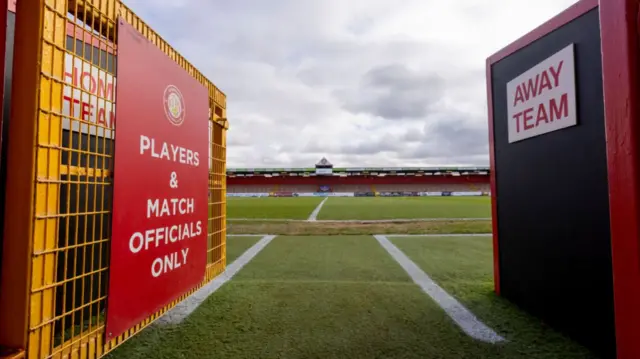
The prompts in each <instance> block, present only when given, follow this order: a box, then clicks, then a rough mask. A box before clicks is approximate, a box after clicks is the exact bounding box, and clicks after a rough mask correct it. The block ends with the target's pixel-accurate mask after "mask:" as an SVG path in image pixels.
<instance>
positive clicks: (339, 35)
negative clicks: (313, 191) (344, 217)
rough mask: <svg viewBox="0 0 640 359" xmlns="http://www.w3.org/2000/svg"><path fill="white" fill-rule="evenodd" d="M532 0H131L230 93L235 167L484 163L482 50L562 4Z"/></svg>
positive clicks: (230, 147)
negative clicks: (323, 159) (525, 2)
mask: <svg viewBox="0 0 640 359" xmlns="http://www.w3.org/2000/svg"><path fill="white" fill-rule="evenodd" d="M528 1H529V4H532V5H535V6H529V5H523V4H521V3H520V2H518V4H515V3H514V4H511V2H508V1H507V0H501V1H499V0H496V2H491V4H489V3H487V2H483V1H481V0H469V1H466V2H464V4H463V3H459V2H442V1H441V2H436V1H435V0H429V1H424V0H422V1H419V0H406V1H402V2H396V1H391V0H350V1H347V2H345V1H339V0H273V1H269V2H265V1H259V0H237V1H231V2H230V1H223V0H176V1H170V0H158V1H157V2H156V1H153V2H149V1H146V0H145V1H143V0H129V1H127V5H129V6H131V7H132V8H133V10H134V11H135V12H136V13H138V14H139V15H141V17H142V18H143V19H144V20H145V22H147V23H148V24H150V25H151V26H152V27H153V28H154V29H156V30H157V31H158V33H159V34H160V35H161V36H162V37H163V38H165V39H166V40H168V41H169V42H170V43H171V45H172V46H174V48H176V49H177V50H178V51H180V52H181V53H182V54H183V55H185V57H186V58H187V59H189V61H191V62H192V63H194V65H196V66H197V67H198V68H199V69H200V70H201V71H202V72H203V73H204V74H205V75H206V76H207V77H208V78H210V79H211V80H212V81H213V82H214V83H215V84H216V85H217V86H219V87H220V88H221V89H222V90H223V91H225V93H226V94H227V95H228V99H227V100H228V102H227V104H228V108H227V110H228V113H227V114H228V118H229V122H230V130H229V133H228V151H227V155H228V161H229V162H228V165H229V166H230V167H234V166H237V167H270V166H274V167H295V166H312V165H313V164H314V163H315V162H316V161H317V160H318V159H320V158H321V157H322V156H327V158H328V159H329V160H331V161H332V162H333V163H334V164H335V165H336V166H357V167H360V166H408V165H438V164H440V165H444V164H478V165H484V164H486V163H487V161H488V160H487V157H488V156H487V152H488V149H487V133H486V120H485V119H484V116H486V108H485V102H486V95H485V87H484V86H485V85H484V83H485V78H484V59H485V58H486V56H487V55H489V54H490V53H491V51H493V50H494V48H499V47H501V46H503V45H505V44H506V43H507V41H508V40H509V39H507V38H505V36H503V34H505V33H509V34H511V35H509V36H516V34H517V33H524V32H526V31H528V30H530V29H531V28H532V27H531V26H529V25H526V26H525V28H522V26H520V28H517V26H516V25H518V26H519V25H520V23H521V21H517V22H515V21H511V20H509V19H518V18H519V17H518V16H519V15H520V14H526V15H531V16H527V17H526V19H527V21H529V22H531V25H533V24H535V23H538V22H540V21H543V20H545V19H546V18H545V17H543V18H541V17H540V16H542V15H540V14H543V15H544V14H551V13H552V12H554V11H556V10H554V9H558V10H559V9H560V8H562V7H564V6H565V4H558V3H559V2H560V0H537V1H535V2H534V1H533V0H528ZM562 1H565V2H566V1H572V0H562ZM543 3H544V4H546V5H544V4H543ZM474 6H481V7H482V9H484V10H485V11H484V12H483V13H482V14H483V15H482V16H480V17H478V16H477V15H476V14H475V12H477V11H476V10H477V9H476V8H474ZM505 6H506V7H509V10H508V12H507V13H506V15H513V16H505V10H504V8H505ZM544 6H546V8H547V9H548V10H547V13H544V12H538V11H537V10H534V8H535V9H537V8H540V7H544ZM432 7H435V8H437V9H440V8H443V9H445V10H443V11H444V12H438V15H437V16H434V15H433V13H435V12H431V13H429V10H430V9H431V8H432ZM520 8H522V9H524V10H522V11H520V10H519V9H520ZM519 11H520V12H519ZM532 13H535V14H538V15H535V14H532ZM415 14H419V16H415ZM516 15H518V16H516ZM534 15H535V16H534ZM536 16H537V17H536ZM544 16H546V15H544ZM412 17H413V19H412ZM407 18H408V19H407ZM426 18H428V20H425V19H426ZM496 19H500V21H496ZM405 20H406V21H405ZM494 23H495V24H494ZM501 24H502V25H501ZM489 25H491V26H489ZM493 25H495V26H493ZM470 27H471V29H470ZM473 28H476V29H477V30H478V31H477V32H474V31H473ZM434 29H437V31H434ZM506 30H508V31H506ZM460 34H464V35H463V36H461V35H460ZM390 126H393V127H390Z"/></svg>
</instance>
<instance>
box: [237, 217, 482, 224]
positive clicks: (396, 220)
mask: <svg viewBox="0 0 640 359" xmlns="http://www.w3.org/2000/svg"><path fill="white" fill-rule="evenodd" d="M489 220H491V218H397V219H319V220H316V221H315V222H321V223H365V224H366V223H402V222H446V221H464V222H473V221H489ZM227 221H251V222H309V220H308V219H287V218H227Z"/></svg>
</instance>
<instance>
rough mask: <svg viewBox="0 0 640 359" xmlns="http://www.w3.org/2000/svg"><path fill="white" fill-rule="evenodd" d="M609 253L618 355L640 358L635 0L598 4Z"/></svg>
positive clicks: (636, 32)
mask: <svg viewBox="0 0 640 359" xmlns="http://www.w3.org/2000/svg"><path fill="white" fill-rule="evenodd" d="M600 27H601V36H602V54H603V56H602V67H603V79H604V103H605V118H606V122H605V126H606V128H605V131H606V137H607V161H608V168H609V172H608V176H609V210H610V214H611V216H610V217H611V254H612V257H613V288H614V307H615V321H616V344H617V345H616V346H617V356H618V358H619V359H632V358H633V359H636V358H640V341H639V340H638V338H639V337H638V332H640V218H639V215H638V212H639V205H640V199H639V196H640V188H639V184H638V181H639V180H640V177H639V176H638V175H639V173H638V150H639V149H638V130H639V127H638V120H639V118H638V117H639V115H640V114H639V112H638V95H639V93H638V81H639V80H640V79H639V77H638V76H639V74H638V61H639V58H638V41H639V40H640V39H639V37H638V0H607V1H603V2H602V4H601V5H600Z"/></svg>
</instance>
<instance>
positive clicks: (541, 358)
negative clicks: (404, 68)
mask: <svg viewBox="0 0 640 359" xmlns="http://www.w3.org/2000/svg"><path fill="white" fill-rule="evenodd" d="M235 239H237V238H231V239H229V245H230V246H240V247H246V245H247V242H245V243H240V242H235V243H234V241H235ZM390 239H391V241H392V242H393V243H395V244H396V245H397V246H398V247H399V248H400V249H401V250H403V251H404V252H405V253H407V255H409V256H410V257H411V258H412V259H413V260H414V262H416V264H417V265H418V266H420V267H421V268H423V269H424V270H425V271H426V272H427V273H428V274H429V275H431V276H432V278H433V279H434V280H435V281H436V282H438V283H439V284H440V285H441V286H442V287H443V288H444V289H445V290H447V291H449V293H451V294H452V295H454V296H455V297H457V298H458V300H460V301H461V302H462V303H463V304H466V305H467V306H468V307H469V308H470V309H471V310H473V311H475V312H476V313H477V315H478V317H479V318H480V319H481V320H483V321H485V323H487V324H488V325H490V326H492V327H493V328H494V329H496V330H497V331H498V332H499V333H500V334H501V335H503V336H504V337H505V338H506V339H507V342H505V343H501V344H498V345H491V344H487V343H482V342H478V341H475V340H473V339H471V338H470V337H468V336H466V334H464V333H463V332H462V331H461V330H460V329H459V328H458V327H457V326H455V325H454V323H453V321H452V320H451V319H450V318H449V317H448V316H447V315H446V314H445V312H444V311H443V310H442V309H441V308H440V307H438V305H437V304H436V303H435V302H434V301H432V300H431V299H430V298H429V297H428V296H427V295H426V294H424V293H423V292H422V291H421V290H420V288H419V287H418V286H417V285H415V284H414V283H413V282H412V281H411V279H410V278H409V277H408V275H407V274H406V273H405V272H404V271H403V270H402V268H401V267H400V266H399V265H398V264H397V263H396V262H395V261H394V260H393V259H392V258H391V257H390V256H389V255H388V254H387V253H386V251H385V250H384V249H383V248H382V247H381V246H380V245H379V244H378V243H377V242H376V240H375V239H374V238H373V237H372V236H316V237H313V236H310V237H288V236H282V237H277V238H276V239H274V240H273V241H272V242H271V243H270V244H269V245H268V246H267V247H266V248H265V249H264V250H263V251H262V252H261V253H259V254H258V255H257V256H256V257H255V258H254V259H253V260H252V261H251V262H249V264H247V266H246V267H244V268H243V269H242V270H241V271H240V273H239V274H238V275H237V276H236V277H234V278H233V279H232V280H231V281H230V282H229V283H227V284H225V285H224V286H223V287H222V288H220V290H219V291H217V292H216V293H214V294H213V295H211V296H210V297H209V298H208V299H207V300H206V301H205V302H204V303H203V304H202V305H201V306H200V307H199V308H198V309H197V310H196V311H195V312H194V313H193V314H192V315H191V316H190V317H188V318H187V319H186V321H185V322H183V323H182V324H180V325H175V326H152V327H150V328H148V329H146V330H145V331H143V332H142V333H141V334H139V335H137V336H135V337H133V338H132V339H131V340H129V341H127V342H126V343H125V344H123V346H121V347H120V348H117V349H116V350H115V351H114V352H113V353H111V354H110V355H109V357H110V358H112V359H121V358H122V359H125V358H126V359H137V358H140V359H142V358H167V359H168V358H184V359H191V358H193V359H196V358H198V359H200V358H204V359H207V358H212V359H213V358H228V359H240V358H247V359H248V358H310V359H313V358H318V359H320V358H323V359H324V358H336V359H341V358H344V359H359V358H363V359H365V358H366V359H369V358H416V359H417V358H443V359H448V358H455V359H484V358H486V359H493V358H495V359H552V358H554V359H555V358H563V359H578V358H580V359H590V358H593V357H592V356H591V354H590V353H589V352H587V351H586V350H584V349H583V348H581V347H579V346H578V345H576V344H574V343H572V342H571V341H569V340H567V339H566V338H564V337H563V336H561V335H560V334H558V333H556V332H553V331H552V330H550V329H549V328H548V327H546V326H544V325H543V324H542V323H540V322H539V321H537V320H535V319H533V318H531V317H529V316H528V315H526V314H524V313H522V312H520V311H518V310H517V309H516V308H515V307H513V306H512V305H510V304H509V303H508V302H506V301H503V300H501V299H499V298H496V297H495V295H494V294H493V292H492V284H491V265H492V263H491V243H490V240H491V239H490V237H459V238H458V237H446V238H445V237H412V238H390ZM238 249H239V247H238ZM234 251H235V250H234Z"/></svg>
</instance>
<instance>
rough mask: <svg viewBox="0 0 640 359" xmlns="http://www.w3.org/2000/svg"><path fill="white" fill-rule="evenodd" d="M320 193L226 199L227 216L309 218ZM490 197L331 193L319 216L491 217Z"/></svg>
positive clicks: (332, 218) (386, 217)
mask: <svg viewBox="0 0 640 359" xmlns="http://www.w3.org/2000/svg"><path fill="white" fill-rule="evenodd" d="M322 200H323V198H321V197H293V198H274V197H262V198H238V197H230V198H228V199H227V216H228V218H229V219H234V218H253V219H307V218H308V217H309V215H310V214H311V212H313V210H314V209H315V208H316V206H317V205H318V204H319V203H320V202H321V201H322ZM489 217H491V199H490V198H489V197H329V198H328V199H327V201H326V202H325V204H324V205H323V207H322V209H321V210H320V213H319V214H318V220H379V219H387V220H388V219H400V218H401V219H416V218H489Z"/></svg>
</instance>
